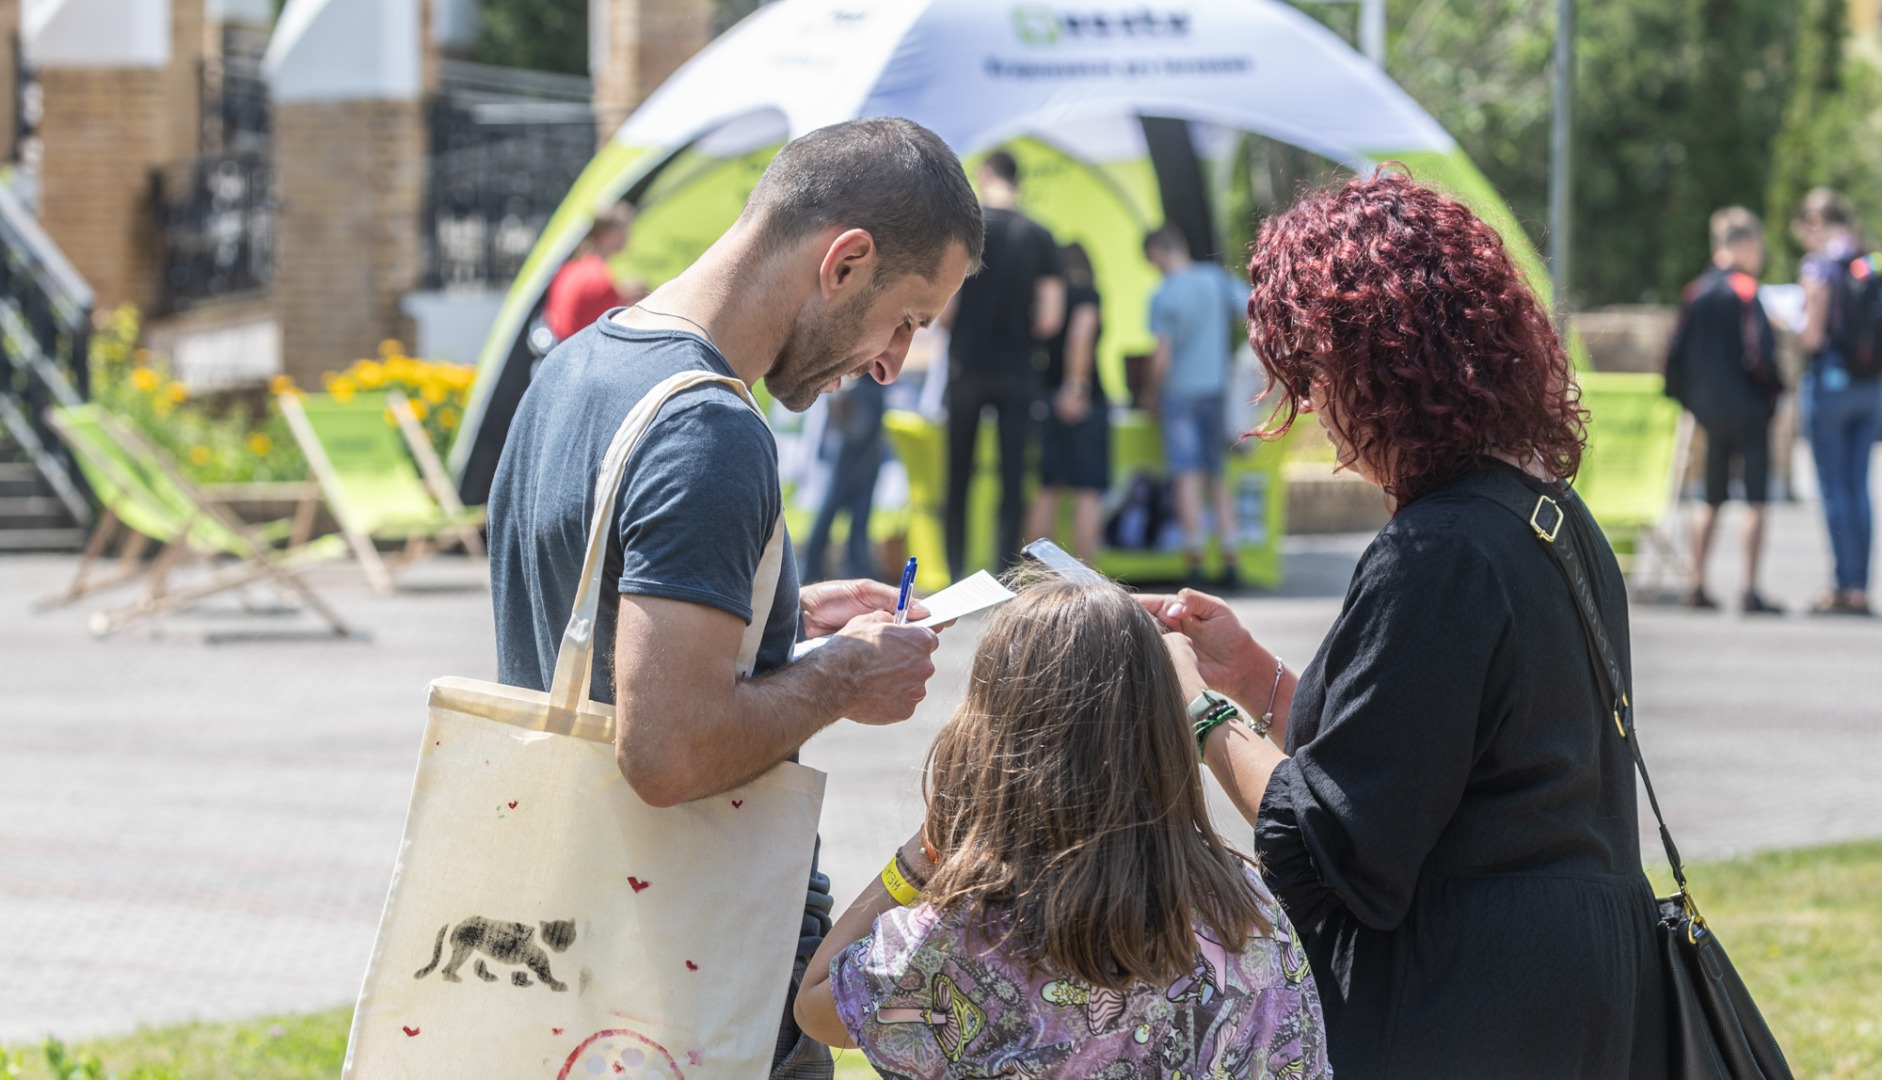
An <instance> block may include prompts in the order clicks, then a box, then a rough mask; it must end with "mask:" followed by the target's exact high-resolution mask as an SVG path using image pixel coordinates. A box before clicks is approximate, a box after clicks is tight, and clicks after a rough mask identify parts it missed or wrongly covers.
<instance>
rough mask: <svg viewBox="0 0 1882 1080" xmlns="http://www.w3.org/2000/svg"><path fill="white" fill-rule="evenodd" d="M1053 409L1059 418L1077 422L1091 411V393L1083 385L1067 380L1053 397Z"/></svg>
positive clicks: (1071, 422) (1065, 421)
mask: <svg viewBox="0 0 1882 1080" xmlns="http://www.w3.org/2000/svg"><path fill="white" fill-rule="evenodd" d="M1052 409H1053V411H1054V412H1056V413H1058V414H1059V420H1060V421H1062V422H1064V423H1067V424H1076V423H1078V422H1079V421H1080V420H1083V419H1084V418H1085V417H1086V416H1087V415H1089V414H1090V412H1091V395H1090V392H1089V391H1088V390H1086V389H1085V388H1084V387H1083V386H1079V385H1076V384H1073V383H1071V382H1067V383H1066V384H1065V385H1064V386H1063V387H1061V388H1060V389H1059V392H1058V394H1057V395H1056V396H1055V397H1054V398H1053V399H1052Z"/></svg>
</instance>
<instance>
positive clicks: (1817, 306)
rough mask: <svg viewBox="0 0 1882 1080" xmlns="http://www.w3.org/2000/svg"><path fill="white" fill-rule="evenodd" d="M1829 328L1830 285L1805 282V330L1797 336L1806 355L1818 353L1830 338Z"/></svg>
mask: <svg viewBox="0 0 1882 1080" xmlns="http://www.w3.org/2000/svg"><path fill="white" fill-rule="evenodd" d="M1829 326H1830V283H1829V282H1827V281H1822V280H1808V281H1805V282H1804V328H1803V330H1802V331H1800V332H1799V333H1798V335H1797V343H1798V344H1800V345H1802V346H1803V347H1804V352H1806V353H1814V352H1816V351H1818V350H1819V349H1821V348H1823V342H1824V339H1825V338H1827V337H1828V336H1829Z"/></svg>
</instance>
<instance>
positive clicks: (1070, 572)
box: [1019, 537, 1104, 582]
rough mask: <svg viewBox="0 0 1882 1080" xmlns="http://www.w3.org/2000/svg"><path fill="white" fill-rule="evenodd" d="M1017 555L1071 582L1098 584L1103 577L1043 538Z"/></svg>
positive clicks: (1028, 545)
mask: <svg viewBox="0 0 1882 1080" xmlns="http://www.w3.org/2000/svg"><path fill="white" fill-rule="evenodd" d="M1019 553H1020V554H1021V555H1023V556H1025V557H1026V558H1028V559H1031V560H1032V561H1034V562H1036V563H1038V564H1039V565H1041V566H1043V567H1045V568H1046V569H1048V570H1051V571H1053V572H1054V573H1057V574H1062V575H1064V576H1065V577H1067V578H1070V579H1071V580H1073V581H1086V582H1099V581H1103V580H1104V575H1102V574H1100V573H1098V572H1097V571H1096V570H1093V569H1092V568H1091V567H1089V566H1086V565H1085V564H1084V563H1081V562H1079V561H1078V560H1077V559H1074V558H1072V553H1071V552H1069V551H1066V550H1065V549H1064V548H1062V547H1060V546H1059V545H1057V544H1055V543H1053V542H1052V541H1050V540H1047V539H1044V538H1043V537H1042V538H1040V539H1038V540H1034V541H1033V542H1032V543H1030V544H1027V545H1026V546H1025V547H1023V548H1020V549H1019Z"/></svg>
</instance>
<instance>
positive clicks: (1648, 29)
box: [1303, 0, 1798, 306]
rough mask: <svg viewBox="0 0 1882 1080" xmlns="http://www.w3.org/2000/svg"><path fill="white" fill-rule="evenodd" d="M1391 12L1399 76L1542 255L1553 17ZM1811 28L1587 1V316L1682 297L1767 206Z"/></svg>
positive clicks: (1441, 3)
mask: <svg viewBox="0 0 1882 1080" xmlns="http://www.w3.org/2000/svg"><path fill="white" fill-rule="evenodd" d="M1303 6H1304V7H1307V9H1308V10H1313V9H1312V8H1311V7H1309V6H1307V5H1303ZM1387 11H1388V16H1389V31H1390V32H1389V35H1388V54H1387V59H1386V68H1387V71H1388V72H1389V73H1390V74H1391V75H1392V76H1393V77H1394V78H1395V79H1397V80H1398V81H1399V83H1400V84H1401V85H1403V86H1404V87H1405V89H1406V90H1407V91H1408V92H1410V94H1411V95H1412V97H1414V98H1416V99H1417V100H1418V101H1419V102H1420V103H1421V104H1423V105H1424V106H1425V108H1426V109H1427V110H1429V111H1430V112H1431V113H1432V115H1433V116H1435V117H1436V118H1437V120H1438V122H1439V123H1441V124H1443V125H1444V126H1445V128H1446V129H1447V130H1449V131H1450V132H1451V133H1452V135H1453V136H1455V137H1456V139H1457V140H1458V143H1459V144H1460V145H1461V146H1462V147H1463V148H1464V150H1465V152H1466V153H1468V154H1469V155H1470V156H1471V158H1472V159H1473V160H1475V161H1476V162H1477V165H1478V167H1479V168H1481V169H1482V170H1483V171H1484V173H1485V175H1486V176H1488V177H1489V179H1490V181H1491V182H1492V183H1494V184H1495V185H1496V186H1497V188H1498V189H1499V190H1500V191H1502V192H1503V194H1504V196H1505V198H1507V199H1508V200H1509V202H1510V204H1511V206H1512V207H1513V208H1514V209H1515V211H1516V215H1517V218H1518V219H1519V220H1520V221H1522V222H1523V224H1524V226H1525V227H1526V228H1527V229H1528V230H1529V232H1530V236H1531V238H1532V239H1533V240H1534V241H1535V242H1536V243H1537V245H1538V246H1539V247H1544V248H1545V249H1546V245H1547V240H1548V237H1547V227H1548V186H1549V123H1550V111H1551V108H1552V104H1553V97H1552V94H1553V89H1552V76H1553V72H1552V65H1553V49H1554V43H1555V5H1554V4H1553V3H1549V2H1546V0H1401V2H1398V3H1394V4H1392V5H1391V6H1389V7H1388V9H1387ZM1327 17H1328V19H1329V22H1330V23H1332V25H1335V26H1336V27H1337V26H1339V25H1340V24H1339V22H1338V19H1339V17H1340V13H1334V12H1329V13H1328V16H1327ZM1345 18H1346V19H1347V20H1348V21H1350V19H1351V15H1350V14H1346V15H1345ZM1797 22H1798V20H1797V15H1796V11H1795V8H1794V0H1580V3H1579V4H1578V7H1577V26H1576V54H1577V55H1576V61H1577V63H1576V79H1575V128H1574V168H1575V172H1574V180H1573V200H1572V213H1573V218H1574V220H1573V222H1572V228H1573V234H1574V249H1573V252H1572V255H1573V260H1572V262H1573V273H1574V281H1573V282H1572V283H1571V290H1570V292H1571V302H1572V303H1573V304H1575V305H1577V306H1585V305H1589V304H1602V303H1616V302H1635V301H1642V300H1657V301H1667V300H1671V299H1672V298H1673V297H1675V296H1676V295H1677V294H1678V291H1679V288H1680V286H1681V284H1682V283H1684V282H1685V281H1686V280H1688V279H1689V278H1691V277H1692V276H1693V275H1694V274H1695V273H1696V272H1697V271H1698V269H1699V268H1700V267H1701V266H1702V265H1704V262H1705V260H1706V257H1707V250H1706V244H1707V240H1706V227H1705V226H1706V219H1707V217H1708V216H1709V215H1710V214H1711V213H1712V211H1713V210H1715V209H1717V208H1719V207H1721V206H1726V205H1730V204H1733V203H1738V204H1742V205H1745V206H1750V207H1754V208H1756V207H1761V206H1763V205H1765V201H1766V195H1765V193H1766V190H1767V187H1768V185H1769V182H1770V176H1771V164H1772V156H1771V147H1772V140H1773V139H1774V138H1775V137H1776V135H1777V132H1778V130H1779V128H1780V127H1781V126H1782V121H1783V109H1784V104H1783V103H1784V101H1785V99H1786V97H1787V96H1788V91H1789V86H1790V72H1791V71H1792V70H1793V68H1792V53H1793V50H1792V42H1793V40H1794V38H1795V36H1796V28H1797Z"/></svg>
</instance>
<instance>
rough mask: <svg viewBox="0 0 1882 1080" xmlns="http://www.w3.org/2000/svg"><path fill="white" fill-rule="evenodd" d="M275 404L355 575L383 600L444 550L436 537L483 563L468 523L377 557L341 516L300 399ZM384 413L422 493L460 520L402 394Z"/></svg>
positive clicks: (329, 466)
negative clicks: (412, 568)
mask: <svg viewBox="0 0 1882 1080" xmlns="http://www.w3.org/2000/svg"><path fill="white" fill-rule="evenodd" d="M277 400H278V401H279V402H280V404H281V415H282V417H283V418H284V419H285V420H286V421H287V424H288V430H289V431H292V432H293V433H294V441H295V442H297V443H299V444H300V447H301V453H302V454H303V455H304V456H305V457H306V458H307V467H308V470H309V471H310V472H312V473H313V474H314V479H315V480H316V481H318V483H319V484H320V489H321V491H322V492H323V493H325V496H326V500H327V506H328V507H329V508H330V509H331V510H332V511H333V517H334V520H335V521H336V522H337V523H338V524H339V526H340V534H341V535H342V536H344V537H345V538H346V543H347V546H348V547H349V548H351V549H352V552H353V557H354V558H355V559H357V560H358V561H359V565H360V569H362V570H364V571H365V573H366V580H367V582H369V583H370V584H371V585H372V587H373V589H374V591H376V592H379V593H382V594H390V593H392V592H393V591H395V589H396V588H397V586H396V584H395V583H394V581H393V574H394V573H395V572H396V571H398V570H401V569H403V568H404V567H406V566H409V565H411V564H412V563H414V562H417V561H418V560H420V559H423V558H425V557H426V556H429V555H431V554H432V553H433V552H436V551H439V550H442V549H443V548H444V547H445V546H446V545H441V544H439V543H438V539H439V538H440V537H446V538H449V539H450V540H451V541H452V542H454V543H456V544H457V545H458V546H460V547H462V548H463V549H464V551H465V552H466V553H467V554H469V555H471V556H472V557H474V558H483V557H484V545H483V537H482V535H481V534H480V533H479V531H478V527H477V526H476V525H474V524H471V523H469V522H458V523H455V524H449V525H446V526H445V527H444V528H442V529H440V530H439V531H438V532H436V533H433V534H429V535H426V534H420V533H414V534H412V535H411V536H408V537H407V538H406V541H405V549H404V550H403V551H401V552H400V553H399V554H398V555H397V556H395V557H393V558H392V559H390V560H388V559H386V558H385V557H384V556H382V555H380V554H379V549H378V547H377V546H376V545H375V544H374V543H373V538H372V536H371V535H370V534H368V533H367V532H366V531H365V530H363V529H359V528H355V527H354V526H353V524H352V523H351V522H350V521H348V519H347V515H346V514H344V513H342V512H341V510H340V506H341V504H342V503H343V501H344V500H345V497H346V496H345V495H344V488H343V482H342V481H341V479H340V475H339V472H338V470H336V469H335V468H334V467H333V462H332V460H331V459H330V458H328V456H327V451H326V447H325V446H323V445H322V444H321V442H320V435H319V433H318V432H316V431H315V430H314V426H313V422H312V421H310V420H309V419H308V418H307V410H306V409H305V408H304V407H302V405H301V400H300V396H299V395H298V394H296V393H293V392H289V393H284V394H281V395H279V397H278V399H277ZM386 407H387V408H388V409H389V410H390V411H391V413H392V416H393V418H394V420H396V421H397V424H398V429H399V435H400V437H401V438H402V439H403V440H404V441H405V444H406V446H407V448H408V449H410V450H411V453H412V457H413V458H414V459H415V460H416V461H417V462H418V471H419V478H420V480H421V481H423V483H424V486H425V490H426V491H427V492H428V493H429V494H430V495H431V497H432V499H433V500H434V501H435V502H436V503H437V504H438V507H439V509H440V510H442V511H443V512H444V514H445V515H446V516H447V517H448V518H462V517H463V516H464V504H463V503H462V502H460V501H459V500H458V497H457V491H456V490H455V489H454V488H453V487H452V486H451V482H450V478H449V476H448V475H447V474H446V472H445V469H444V463H443V462H442V461H440V460H439V458H438V453H437V451H436V450H435V449H434V448H433V447H432V445H431V440H430V439H429V438H427V437H426V436H425V432H424V429H423V428H422V427H420V426H419V422H418V417H417V415H416V414H414V413H413V411H412V404H411V402H410V401H409V400H407V399H406V397H405V395H404V394H402V393H400V392H399V391H397V390H393V391H389V392H388V393H387V394H386Z"/></svg>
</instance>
